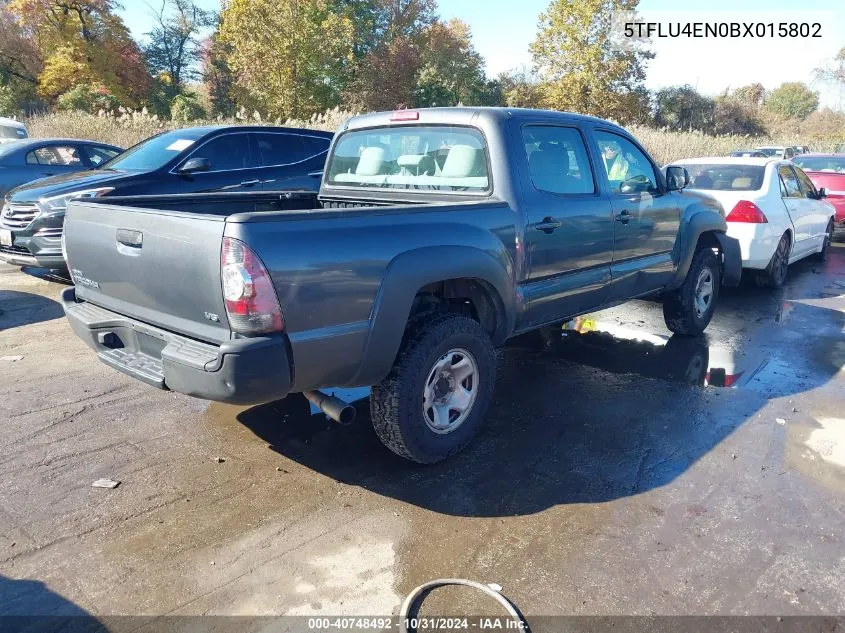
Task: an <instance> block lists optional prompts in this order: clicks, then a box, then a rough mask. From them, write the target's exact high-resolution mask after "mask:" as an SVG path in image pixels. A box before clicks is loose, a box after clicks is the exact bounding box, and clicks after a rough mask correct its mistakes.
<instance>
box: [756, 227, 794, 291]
mask: <svg viewBox="0 0 845 633" xmlns="http://www.w3.org/2000/svg"><path fill="white" fill-rule="evenodd" d="M789 247H790V239H789V234H788V233H784V234H783V235H782V236H781V238H780V242H778V245H777V248H776V249H775V254H774V255H772V260H771V261H770V262H769V265H768V266H766V270H762V271H760V272H758V273H757V274H756V276H755V278H754V281H755V282H756V283H757V285H758V286H760V287H761V288H780V287H781V286H782V285H783V282H785V281H786V271H787V269H788V268H789Z"/></svg>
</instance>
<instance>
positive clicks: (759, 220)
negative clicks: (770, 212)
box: [725, 200, 769, 224]
mask: <svg viewBox="0 0 845 633" xmlns="http://www.w3.org/2000/svg"><path fill="white" fill-rule="evenodd" d="M725 220H727V221H728V222H745V223H746V224H766V223H767V222H768V221H769V220H768V219H767V218H766V214H765V213H763V211H762V210H761V209H760V207H758V206H757V205H756V204H754V203H753V202H751V201H750V200H740V201H739V202H737V203H736V206H735V207H734V208H733V209H732V210H731V212H730V213H728V217H726V218H725Z"/></svg>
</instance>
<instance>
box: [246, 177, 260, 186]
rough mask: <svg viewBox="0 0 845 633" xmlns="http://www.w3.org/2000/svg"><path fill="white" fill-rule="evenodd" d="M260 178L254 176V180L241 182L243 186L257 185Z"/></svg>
mask: <svg viewBox="0 0 845 633" xmlns="http://www.w3.org/2000/svg"><path fill="white" fill-rule="evenodd" d="M259 182H261V181H260V180H258V178H253V179H252V180H244V181H242V182H241V187H252V185H257V184H258V183H259Z"/></svg>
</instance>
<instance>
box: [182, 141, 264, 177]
mask: <svg viewBox="0 0 845 633" xmlns="http://www.w3.org/2000/svg"><path fill="white" fill-rule="evenodd" d="M190 158H207V159H208V161H209V163H211V168H210V169H209V171H230V170H232V169H246V168H249V167H252V162H251V161H250V159H249V136H247V135H246V134H224V135H223V136H218V137H217V138H213V139H211V140H210V141H208V143H206V144H205V145H202V146H201V147H199V148H197V150H196V151H195V152H194V153H193V154H191V156H190Z"/></svg>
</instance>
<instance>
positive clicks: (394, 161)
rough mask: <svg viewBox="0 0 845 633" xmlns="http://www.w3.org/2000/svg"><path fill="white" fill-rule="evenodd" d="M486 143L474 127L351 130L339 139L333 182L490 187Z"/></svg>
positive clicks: (418, 187)
mask: <svg viewBox="0 0 845 633" xmlns="http://www.w3.org/2000/svg"><path fill="white" fill-rule="evenodd" d="M487 164H488V156H487V144H486V143H485V142H484V137H483V136H482V135H481V133H480V132H479V131H478V130H476V129H474V128H470V127H460V126H451V125H422V126H402V127H395V128H380V129H370V130H356V131H352V132H347V133H346V134H344V135H343V136H341V137H340V139H339V140H338V142H337V143H336V144H335V147H334V151H333V152H332V156H331V157H330V159H329V164H328V169H327V173H328V180H327V182H328V184H329V185H337V186H342V187H367V188H381V189H406V190H414V191H455V192H484V191H489V189H490V177H489V174H488V171H487Z"/></svg>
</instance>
